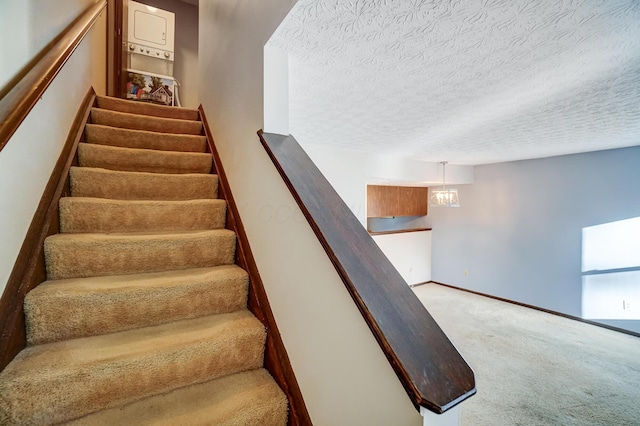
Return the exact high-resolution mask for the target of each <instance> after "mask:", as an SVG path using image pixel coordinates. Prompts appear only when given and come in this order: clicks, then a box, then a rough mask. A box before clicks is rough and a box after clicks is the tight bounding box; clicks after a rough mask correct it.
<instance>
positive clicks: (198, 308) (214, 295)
mask: <svg viewBox="0 0 640 426" xmlns="http://www.w3.org/2000/svg"><path fill="white" fill-rule="evenodd" d="M248 282H249V278H248V275H247V273H246V272H245V271H244V270H243V269H242V268H239V267H238V266H236V265H224V266H216V267H213V268H197V269H187V270H182V271H168V272H155V273H147V274H134V275H117V276H107V277H89V278H72V279H66V280H56V281H46V282H44V283H42V284H40V285H39V286H38V287H36V288H35V289H33V290H31V291H30V292H29V293H28V294H27V296H26V298H25V303H24V310H25V317H26V323H27V341H28V343H29V345H39V344H43V343H50V342H57V341H60V340H66V339H76V338H79V337H87V336H95V335H101V334H108V333H114V332H118V331H124V330H130V329H133V328H137V327H149V326H153V325H158V324H164V323H167V322H170V321H177V320H183V319H189V318H197V317H202V316H206V315H213V314H220V313H228V312H234V311H238V310H241V309H246V306H247V286H248ZM97 312H100V314H99V315H96V313H97Z"/></svg>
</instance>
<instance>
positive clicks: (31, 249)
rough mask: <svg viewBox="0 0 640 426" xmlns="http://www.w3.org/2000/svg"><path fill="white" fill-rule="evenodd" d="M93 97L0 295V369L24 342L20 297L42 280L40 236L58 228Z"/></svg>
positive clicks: (86, 101)
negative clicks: (63, 197)
mask: <svg viewBox="0 0 640 426" xmlns="http://www.w3.org/2000/svg"><path fill="white" fill-rule="evenodd" d="M95 98H96V93H95V91H94V90H93V87H91V88H90V89H89V91H88V92H87V94H86V95H85V97H84V99H83V101H82V104H81V105H80V107H79V109H78V112H77V114H76V117H75V118H74V120H73V123H72V124H71V127H70V130H69V133H68V136H67V140H66V142H65V144H64V146H63V148H62V151H61V152H60V156H59V157H58V161H57V162H56V164H55V166H54V168H53V171H52V172H51V177H50V178H49V181H48V182H47V186H46V187H45V189H44V192H43V194H42V197H41V198H40V203H39V204H38V208H37V209H36V212H35V213H34V215H33V219H32V220H31V225H30V226H29V230H28V231H27V234H26V236H25V238H24V242H23V243H22V247H21V248H20V252H19V253H18V257H17V259H16V262H15V264H14V266H13V269H12V271H11V274H10V275H9V279H8V281H7V285H6V287H5V289H4V292H3V293H2V298H0V333H1V334H0V371H1V370H3V369H4V368H5V367H6V366H7V364H8V363H9V362H11V360H12V359H13V358H14V357H15V356H16V355H17V354H18V352H20V351H21V350H22V349H24V348H25V347H26V345H27V338H26V329H25V319H24V297H25V295H26V294H27V293H28V292H29V291H30V290H32V289H34V288H35V287H37V286H38V285H39V284H40V283H42V282H44V281H45V280H46V269H45V260H44V240H45V238H47V237H48V236H49V235H53V234H56V233H58V232H59V230H60V218H59V212H58V201H59V200H60V198H61V197H62V196H65V195H68V194H69V169H70V168H71V165H72V164H73V162H74V161H75V154H76V151H77V149H78V143H79V142H80V139H81V138H82V137H83V134H84V124H85V123H86V122H87V120H88V118H89V113H90V112H91V107H92V106H93V104H94V102H95Z"/></svg>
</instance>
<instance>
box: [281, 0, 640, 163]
mask: <svg viewBox="0 0 640 426" xmlns="http://www.w3.org/2000/svg"><path fill="white" fill-rule="evenodd" d="M269 44H270V45H273V46H276V47H279V48H281V49H284V50H286V51H287V52H288V53H289V67H290V82H289V84H290V132H291V134H293V135H294V136H295V137H296V138H297V139H298V140H299V141H301V143H303V144H325V145H331V146H338V147H343V148H349V149H357V150H363V151H368V152H375V153H379V154H390V155H397V156H407V157H411V158H415V159H421V160H427V161H441V160H448V161H450V162H453V163H458V164H483V163H492V162H500V161H510V160H517V159H525V158H538V157H546V156H553V155H561V154H568V153H576V152H585V151H594V150H602V149H609V148H618V147H623V146H632V145H637V144H639V143H640V137H638V135H639V134H640V108H638V104H639V103H640V2H638V1H635V0H614V1H607V2H594V1H591V0H575V1H568V0H565V1H560V0H518V1H511V0H482V1H473V2H466V1H463V2H461V1H435V0H432V1H428V0H414V1H391V0H351V1H346V0H299V1H298V3H297V4H296V6H294V9H293V10H292V12H291V13H290V14H289V16H288V17H287V18H286V19H285V21H284V22H283V23H282V25H281V26H280V28H279V29H278V30H277V31H276V33H275V34H274V35H273V37H272V38H271V40H270V41H269Z"/></svg>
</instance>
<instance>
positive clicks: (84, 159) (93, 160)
mask: <svg viewBox="0 0 640 426" xmlns="http://www.w3.org/2000/svg"><path fill="white" fill-rule="evenodd" d="M211 158H212V157H211V154H206V153H197V152H175V151H156V150H149V149H137V148H121V147H114V146H106V145H97V144H89V143H81V144H78V163H79V165H80V166H81V167H96V168H101V169H109V170H121V171H126V172H149V173H209V172H210V171H211Z"/></svg>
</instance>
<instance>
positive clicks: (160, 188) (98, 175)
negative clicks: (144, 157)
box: [69, 167, 218, 201]
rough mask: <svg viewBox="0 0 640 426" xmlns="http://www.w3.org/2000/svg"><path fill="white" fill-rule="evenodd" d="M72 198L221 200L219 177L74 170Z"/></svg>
mask: <svg viewBox="0 0 640 426" xmlns="http://www.w3.org/2000/svg"><path fill="white" fill-rule="evenodd" d="M69 180H70V185H71V195H72V196H74V197H95V198H112V199H118V200H166V201H171V200H194V199H207V198H208V199H215V198H218V176H217V175H209V174H207V175H205V174H200V173H193V174H191V173H189V174H179V175H178V174H165V173H146V172H122V171H114V170H107V169H97V168H93V167H71V170H70V171H69Z"/></svg>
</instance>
